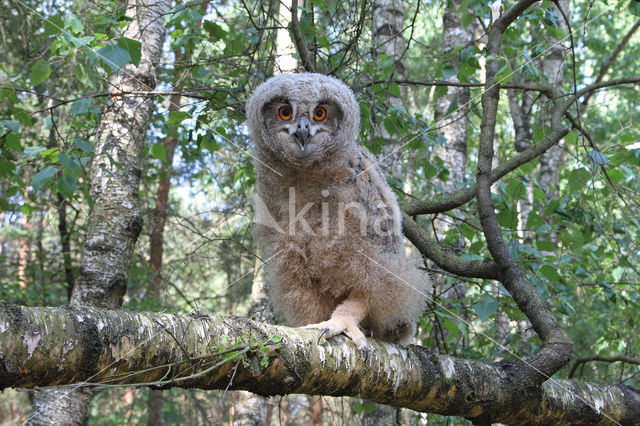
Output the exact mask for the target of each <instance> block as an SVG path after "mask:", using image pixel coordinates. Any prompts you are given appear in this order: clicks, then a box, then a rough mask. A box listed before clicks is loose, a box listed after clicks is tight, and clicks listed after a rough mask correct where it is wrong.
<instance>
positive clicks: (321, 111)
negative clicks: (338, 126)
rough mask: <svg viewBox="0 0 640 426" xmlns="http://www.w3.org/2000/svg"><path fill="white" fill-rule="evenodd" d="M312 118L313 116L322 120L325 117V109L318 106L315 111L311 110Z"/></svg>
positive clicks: (317, 119)
mask: <svg viewBox="0 0 640 426" xmlns="http://www.w3.org/2000/svg"><path fill="white" fill-rule="evenodd" d="M313 118H315V119H316V121H322V120H324V119H325V118H327V109H326V108H325V107H322V106H319V107H318V108H316V109H315V111H313Z"/></svg>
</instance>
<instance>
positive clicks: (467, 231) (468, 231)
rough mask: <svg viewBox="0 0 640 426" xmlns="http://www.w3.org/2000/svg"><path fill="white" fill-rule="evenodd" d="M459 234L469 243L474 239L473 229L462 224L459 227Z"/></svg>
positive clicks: (474, 232) (474, 231)
mask: <svg viewBox="0 0 640 426" xmlns="http://www.w3.org/2000/svg"><path fill="white" fill-rule="evenodd" d="M460 232H461V233H462V236H463V237H465V238H466V239H467V240H469V241H471V240H472V239H473V237H475V235H476V230H475V229H473V228H472V227H471V226H469V225H467V224H466V223H463V224H462V226H461V227H460Z"/></svg>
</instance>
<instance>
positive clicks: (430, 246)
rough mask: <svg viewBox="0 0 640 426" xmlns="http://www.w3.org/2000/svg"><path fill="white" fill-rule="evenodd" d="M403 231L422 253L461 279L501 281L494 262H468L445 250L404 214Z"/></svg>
mask: <svg viewBox="0 0 640 426" xmlns="http://www.w3.org/2000/svg"><path fill="white" fill-rule="evenodd" d="M402 231H403V232H404V235H405V236H406V237H407V238H408V239H409V241H411V242H412V243H413V245H414V246H416V248H417V249H418V250H419V251H420V253H422V254H423V255H424V256H426V257H427V258H428V259H430V260H431V261H433V262H434V263H435V264H436V265H438V266H439V267H441V268H442V269H444V270H445V271H447V272H450V273H452V274H456V275H459V276H461V277H472V278H487V279H494V280H498V279H500V271H499V269H498V265H496V263H495V262H494V261H493V260H490V259H486V260H484V261H482V262H480V261H477V260H467V259H463V258H461V257H458V256H456V255H455V254H453V253H451V252H448V251H446V250H444V249H443V248H442V247H440V244H439V243H438V242H437V241H436V240H434V239H433V238H431V237H429V236H428V235H427V234H426V233H424V232H423V231H422V229H420V226H418V224H417V223H416V222H415V221H414V220H413V219H412V218H411V217H410V216H408V215H407V214H406V213H404V212H403V213H402Z"/></svg>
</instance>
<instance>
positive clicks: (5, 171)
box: [0, 158, 16, 177]
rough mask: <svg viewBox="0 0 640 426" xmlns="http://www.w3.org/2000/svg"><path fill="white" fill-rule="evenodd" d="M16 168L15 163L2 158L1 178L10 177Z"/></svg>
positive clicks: (0, 160) (0, 162)
mask: <svg viewBox="0 0 640 426" xmlns="http://www.w3.org/2000/svg"><path fill="white" fill-rule="evenodd" d="M15 168H16V165H15V164H14V163H12V162H11V161H9V160H5V159H4V158H0V176H4V177H9V176H10V175H11V173H13V170H14V169H15Z"/></svg>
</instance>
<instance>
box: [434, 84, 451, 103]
mask: <svg viewBox="0 0 640 426" xmlns="http://www.w3.org/2000/svg"><path fill="white" fill-rule="evenodd" d="M448 92H449V88H448V87H447V86H437V87H436V90H435V91H434V94H433V98H434V100H435V101H437V100H438V99H440V98H441V97H443V96H444V95H446V94H447V93H448Z"/></svg>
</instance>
